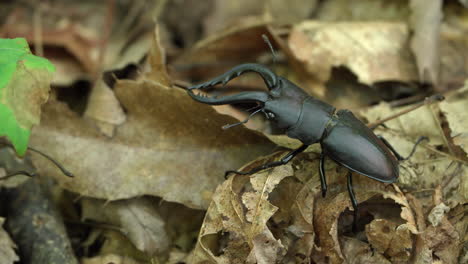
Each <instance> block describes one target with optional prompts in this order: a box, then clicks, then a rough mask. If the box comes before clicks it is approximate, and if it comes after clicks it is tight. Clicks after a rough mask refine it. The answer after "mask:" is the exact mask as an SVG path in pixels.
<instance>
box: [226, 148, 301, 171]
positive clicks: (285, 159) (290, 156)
mask: <svg viewBox="0 0 468 264" xmlns="http://www.w3.org/2000/svg"><path fill="white" fill-rule="evenodd" d="M308 146H309V145H305V144H303V145H302V146H300V147H299V148H297V149H294V150H292V151H291V152H289V153H288V154H286V156H284V157H283V158H282V159H281V160H279V161H273V162H269V163H266V164H263V165H261V166H258V167H255V168H253V169H251V170H249V171H235V170H228V171H226V173H225V174H224V178H227V176H228V175H229V173H235V174H240V175H250V174H254V173H256V172H258V171H261V170H264V169H269V168H273V167H278V166H281V165H284V164H286V163H288V162H290V161H291V160H292V159H293V158H294V157H295V156H297V154H299V153H301V152H303V151H304V150H306V148H307V147H308Z"/></svg>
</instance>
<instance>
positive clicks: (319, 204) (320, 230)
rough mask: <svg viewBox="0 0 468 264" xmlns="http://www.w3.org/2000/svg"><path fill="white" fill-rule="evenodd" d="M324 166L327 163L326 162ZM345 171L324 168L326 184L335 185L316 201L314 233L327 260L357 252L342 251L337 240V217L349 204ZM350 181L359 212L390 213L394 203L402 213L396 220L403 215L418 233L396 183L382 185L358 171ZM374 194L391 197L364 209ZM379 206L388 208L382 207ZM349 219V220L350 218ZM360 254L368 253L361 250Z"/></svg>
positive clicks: (387, 214)
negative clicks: (345, 253)
mask: <svg viewBox="0 0 468 264" xmlns="http://www.w3.org/2000/svg"><path fill="white" fill-rule="evenodd" d="M317 166H318V164H317ZM327 167H329V166H328V165H327ZM346 173H347V170H344V169H341V171H340V170H336V169H335V168H327V169H326V175H327V180H328V182H329V186H334V187H332V188H329V191H328V193H327V197H326V198H324V199H318V200H317V201H316V209H315V217H314V219H315V221H314V224H315V230H316V232H317V233H316V235H317V236H318V237H319V239H320V245H319V246H320V248H321V250H322V252H323V254H324V255H326V256H328V257H329V258H330V263H340V262H342V261H343V260H347V259H348V257H350V258H356V256H346V255H344V254H343V248H342V247H341V245H340V243H339V237H338V235H339V228H340V225H339V222H338V220H339V217H340V215H341V213H342V212H343V211H345V210H346V209H348V208H352V207H351V203H350V201H349V195H348V193H347V191H346V186H345V185H346V184H345V182H346V180H345V179H346ZM353 185H354V190H355V193H356V197H357V200H358V201H359V202H360V203H361V204H360V208H359V209H360V211H361V212H363V211H364V212H365V211H367V210H369V213H371V214H373V216H374V218H380V217H389V214H390V213H391V212H392V211H391V210H389V209H391V208H392V205H395V204H396V205H398V206H400V207H401V213H400V215H399V216H398V217H397V218H396V219H397V220H398V221H399V222H401V221H402V219H403V225H404V226H405V228H406V229H409V230H410V231H411V232H412V233H417V231H418V230H417V227H416V222H415V217H414V215H413V213H412V210H411V208H410V205H409V203H408V201H407V200H406V198H405V196H404V195H403V194H402V192H401V191H400V190H399V188H398V187H397V186H396V185H385V184H382V183H379V182H376V181H375V180H371V179H369V178H367V177H364V176H360V175H357V176H355V177H353ZM373 197H382V198H384V199H390V200H388V201H389V202H385V203H377V204H376V205H375V206H376V207H378V208H379V209H378V210H377V211H376V212H372V210H370V209H371V208H372V207H370V208H369V209H366V207H367V206H364V205H363V204H362V203H363V202H365V201H367V200H369V199H370V198H373ZM371 204H372V203H370V204H369V206H371ZM382 206H385V208H388V209H385V210H382ZM387 211H388V212H387ZM350 221H352V220H351V219H350ZM341 232H342V231H341ZM363 254H367V253H366V252H363Z"/></svg>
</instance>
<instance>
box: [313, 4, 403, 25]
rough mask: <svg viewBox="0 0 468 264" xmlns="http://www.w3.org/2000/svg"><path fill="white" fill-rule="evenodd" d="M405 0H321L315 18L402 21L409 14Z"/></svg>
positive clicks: (322, 19) (324, 19)
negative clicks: (351, 0) (353, 0)
mask: <svg viewBox="0 0 468 264" xmlns="http://www.w3.org/2000/svg"><path fill="white" fill-rule="evenodd" d="M409 12H410V10H409V7H408V2H407V1H386V0H360V1H356V2H350V1H348V0H327V1H322V2H321V3H320V5H319V7H318V8H317V11H316V18H317V19H318V20H321V21H348V22H349V21H376V20H378V21H404V20H406V18H407V17H408V15H409Z"/></svg>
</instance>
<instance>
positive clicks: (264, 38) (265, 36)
mask: <svg viewBox="0 0 468 264" xmlns="http://www.w3.org/2000/svg"><path fill="white" fill-rule="evenodd" d="M262 38H263V41H265V43H266V44H267V45H268V47H270V50H271V54H272V55H273V65H275V64H276V60H277V57H276V53H275V49H274V48H273V45H272V44H271V42H270V39H269V38H268V36H267V35H266V34H262Z"/></svg>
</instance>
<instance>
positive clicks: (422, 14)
mask: <svg viewBox="0 0 468 264" xmlns="http://www.w3.org/2000/svg"><path fill="white" fill-rule="evenodd" d="M410 7H411V16H410V20H409V24H410V27H411V29H412V30H413V35H412V37H411V51H413V53H414V55H415V57H416V64H417V65H418V72H419V80H420V81H421V82H424V83H432V84H437V83H438V81H439V67H440V25H441V22H442V0H434V1H429V2H428V1H425V0H411V1H410ZM436 87H437V86H436Z"/></svg>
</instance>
